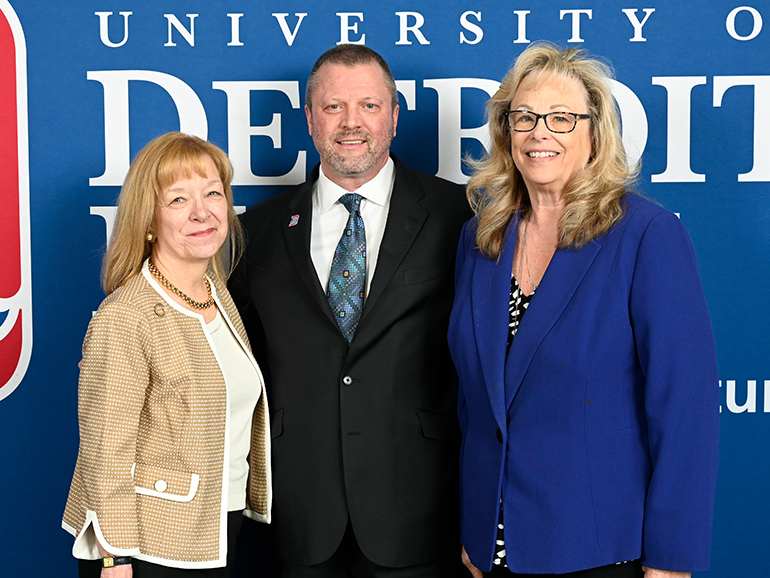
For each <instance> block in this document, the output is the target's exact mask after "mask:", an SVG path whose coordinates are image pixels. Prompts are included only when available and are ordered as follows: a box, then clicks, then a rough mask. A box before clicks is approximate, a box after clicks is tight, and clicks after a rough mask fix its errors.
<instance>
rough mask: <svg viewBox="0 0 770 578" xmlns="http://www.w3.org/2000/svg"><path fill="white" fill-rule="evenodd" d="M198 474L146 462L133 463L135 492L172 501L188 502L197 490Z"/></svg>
mask: <svg viewBox="0 0 770 578" xmlns="http://www.w3.org/2000/svg"><path fill="white" fill-rule="evenodd" d="M199 484H200V476H199V475H198V474H192V473H189V472H178V471H176V470H168V469H166V468H159V467H157V466H151V465H148V464H140V463H136V464H134V487H135V489H136V493H137V494H142V495H143V496H153V497H155V498H162V499H164V500H171V501H172V502H190V501H192V499H193V498H194V497H195V494H196V493H197V492H198V485H199Z"/></svg>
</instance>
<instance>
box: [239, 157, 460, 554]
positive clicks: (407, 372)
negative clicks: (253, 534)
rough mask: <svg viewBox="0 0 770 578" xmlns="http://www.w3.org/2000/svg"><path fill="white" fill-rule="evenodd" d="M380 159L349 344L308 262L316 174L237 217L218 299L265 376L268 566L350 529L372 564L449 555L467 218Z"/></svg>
mask: <svg viewBox="0 0 770 578" xmlns="http://www.w3.org/2000/svg"><path fill="white" fill-rule="evenodd" d="M393 159H394V161H395V165H396V167H395V175H396V176H395V184H394V187H393V194H392V197H391V201H390V210H389V213H388V220H387V224H386V227H385V233H384V237H383V240H382V245H381V247H380V252H379V257H378V260H377V269H376V271H375V272H374V277H373V279H372V283H371V289H370V292H369V295H368V297H367V299H366V302H365V305H364V310H363V313H362V316H361V321H360V324H359V326H358V330H357V332H356V335H355V337H354V338H353V341H352V342H351V343H350V344H349V345H348V343H347V341H346V340H345V338H344V337H343V336H342V334H341V333H340V330H339V328H338V327H337V323H336V322H335V320H334V318H333V316H332V312H331V309H330V307H329V305H328V302H327V300H326V296H325V288H324V287H322V286H321V283H320V282H319V279H318V276H317V274H316V271H315V269H314V267H313V263H312V260H311V257H310V227H311V197H312V190H313V183H315V181H316V180H317V178H318V167H316V168H315V170H314V172H313V174H312V175H311V178H310V180H309V181H308V182H306V183H304V184H302V185H300V186H298V187H295V188H293V189H291V190H288V191H286V192H285V193H283V194H281V195H278V196H276V197H273V198H271V199H269V200H267V201H265V202H263V203H260V204H258V205H256V206H254V207H252V208H251V209H250V210H249V211H247V212H246V213H245V215H244V216H243V223H244V226H245V229H246V234H247V239H248V245H247V249H246V253H245V255H244V256H243V258H242V259H241V261H240V263H239V264H238V267H237V269H236V272H235V273H234V275H233V277H232V281H231V292H232V296H233V298H234V300H235V302H236V304H237V305H238V308H239V310H240V312H241V315H242V317H243V321H244V323H245V325H246V329H247V331H248V332H249V335H250V339H251V341H252V344H253V347H254V350H255V351H254V353H255V355H256V357H257V358H258V360H259V361H260V364H261V366H262V369H263V370H264V372H265V374H266V383H267V388H268V396H269V399H270V408H271V413H272V415H271V428H272V438H273V440H272V471H273V488H274V492H275V494H274V499H273V524H274V529H275V532H276V536H277V542H278V549H279V555H280V556H281V557H282V558H284V559H291V560H292V561H294V562H296V563H299V564H304V565H312V564H317V563H320V562H323V561H325V560H327V559H328V558H329V557H330V556H331V555H332V554H333V553H334V552H335V550H336V549H337V547H338V546H339V544H340V541H341V539H342V536H343V534H344V532H345V528H346V526H347V523H348V518H349V519H350V521H351V523H352V528H353V531H354V533H355V536H356V539H357V541H358V544H359V546H360V547H361V550H362V551H363V553H364V554H365V555H366V557H367V558H369V559H370V560H371V561H372V562H375V563H377V564H380V565H383V566H391V567H400V566H408V565H414V564H422V563H427V562H433V561H437V560H440V559H441V558H442V557H443V556H449V557H452V558H455V557H457V556H458V555H459V535H458V532H457V527H458V502H457V479H458V473H457V462H458V447H459V427H458V423H457V417H456V403H457V378H456V374H455V370H454V367H453V365H452V361H451V359H450V356H449V350H448V347H447V340H446V332H447V326H448V319H449V312H450V309H451V306H452V299H453V270H454V262H455V254H456V249H457V242H458V239H459V235H460V230H461V227H462V224H463V222H464V221H466V220H467V219H468V218H469V216H470V209H469V208H468V204H467V202H466V200H465V194H464V189H463V187H461V186H459V185H456V184H453V183H450V182H448V181H445V180H443V179H439V178H437V177H433V176H429V175H426V174H423V173H419V172H417V171H413V170H411V169H409V168H408V167H406V166H405V165H404V164H403V163H401V162H400V161H399V159H398V158H396V157H395V156H393ZM295 221H296V224H293V222H295Z"/></svg>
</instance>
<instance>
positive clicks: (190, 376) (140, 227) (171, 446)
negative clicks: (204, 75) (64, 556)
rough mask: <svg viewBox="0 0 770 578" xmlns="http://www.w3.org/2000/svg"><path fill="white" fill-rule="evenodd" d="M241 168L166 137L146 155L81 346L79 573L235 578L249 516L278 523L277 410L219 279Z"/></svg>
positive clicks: (71, 524)
mask: <svg viewBox="0 0 770 578" xmlns="http://www.w3.org/2000/svg"><path fill="white" fill-rule="evenodd" d="M231 179H232V166H231V164H230V162H229V160H228V158H227V156H226V155H225V153H224V152H222V151H221V150H220V149H218V148H217V147H216V146H214V145H212V144H210V143H207V142H206V141H203V140H201V139H199V138H197V137H192V136H188V135H184V134H180V133H169V134H166V135H163V136H161V137H158V138H157V139H155V140H153V141H152V142H151V143H149V144H148V145H147V146H146V147H145V148H144V149H143V150H142V151H141V152H140V153H139V155H138V156H137V157H136V159H135V161H134V163H133V164H132V166H131V169H130V170H129V173H128V176H127V177H126V181H125V183H124V185H123V188H122V190H121V193H120V198H119V200H118V212H117V217H116V222H115V229H114V233H113V235H112V238H111V240H110V246H109V249H108V250H107V254H106V256H105V259H104V264H103V271H102V277H103V284H104V289H105V291H106V293H107V298H106V299H105V300H104V302H103V303H102V304H101V306H100V307H99V310H98V311H97V312H96V315H95V316H94V317H93V319H92V321H91V323H90V325H89V327H88V332H87V333H86V337H85V341H84V343H83V361H82V366H81V373H80V384H79V393H78V396H79V401H78V420H79V426H80V449H79V452H78V460H77V464H76V466H75V474H74V476H73V480H72V486H71V489H70V495H69V499H68V500H67V506H66V509H65V512H64V520H63V523H62V525H63V527H64V528H65V529H66V530H67V531H69V532H70V533H71V534H73V535H74V536H75V544H74V547H73V554H74V556H75V557H76V558H78V559H79V567H80V576H81V577H86V576H94V577H96V576H100V575H101V576H102V578H125V577H131V576H134V577H135V578H144V577H151V578H155V577H167V576H168V577H172V576H178V575H179V576H182V575H183V576H189V575H194V576H206V577H209V576H212V577H214V576H216V577H223V578H224V577H226V576H228V575H229V566H230V564H229V563H230V562H231V560H232V553H233V548H234V538H235V536H236V535H237V532H238V529H239V527H240V522H241V520H242V512H243V511H244V510H245V513H246V515H248V516H250V517H252V518H254V519H257V520H261V521H264V522H269V521H270V502H271V496H272V492H271V486H270V461H269V451H270V435H269V425H268V423H267V415H268V410H267V399H266V395H265V389H264V383H263V380H262V376H261V373H260V371H259V367H258V366H257V363H256V361H255V360H254V358H253V356H252V355H251V351H250V348H249V343H248V339H247V337H246V333H245V331H244V329H243V324H242V323H241V319H240V317H239V316H238V312H237V310H236V309H235V307H234V305H233V302H232V300H231V299H230V295H229V293H228V292H227V289H226V287H225V284H224V281H223V280H224V279H225V278H226V276H225V274H224V271H223V259H222V253H223V251H225V249H224V248H223V247H224V246H225V239H226V238H227V237H228V235H229V237H230V241H231V242H230V243H229V247H230V250H231V255H230V259H229V261H230V262H231V263H234V262H235V260H236V259H237V256H238V252H239V250H240V248H241V246H242V244H243V243H242V233H241V230H240V224H239V222H238V220H237V218H236V216H235V212H234V209H233V196H232V190H231V188H230V181H231Z"/></svg>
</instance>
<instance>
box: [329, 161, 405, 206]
mask: <svg viewBox="0 0 770 578" xmlns="http://www.w3.org/2000/svg"><path fill="white" fill-rule="evenodd" d="M395 172H396V165H395V164H394V163H393V159H392V158H390V157H388V160H387V162H386V163H385V166H383V167H382V168H381V169H380V172H379V173H377V174H376V175H375V176H374V177H373V178H372V179H371V180H369V181H367V182H365V183H364V184H363V185H361V186H360V187H358V188H357V189H356V190H355V191H352V192H354V193H358V194H359V195H361V196H362V197H364V198H365V199H366V200H367V201H371V202H373V203H376V204H378V205H380V206H382V207H385V206H387V204H388V202H389V201H390V193H391V192H392V191H393V178H394V176H395ZM350 192H351V191H346V190H345V189H343V188H342V187H341V186H339V185H338V184H337V183H335V182H333V181H332V180H331V179H329V177H327V176H326V175H325V174H324V171H323V168H321V167H319V172H318V181H317V182H316V186H315V194H316V197H317V201H318V208H319V209H320V212H321V213H322V214H323V213H325V212H326V211H328V210H329V208H331V206H332V205H333V204H334V203H336V202H337V201H338V200H339V199H340V197H341V196H342V195H345V194H347V193H350Z"/></svg>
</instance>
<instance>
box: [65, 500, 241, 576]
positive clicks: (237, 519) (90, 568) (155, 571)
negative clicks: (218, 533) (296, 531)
mask: <svg viewBox="0 0 770 578" xmlns="http://www.w3.org/2000/svg"><path fill="white" fill-rule="evenodd" d="M242 521H243V512H242V511H241V510H238V511H237V512H229V513H228V514H227V566H225V567H224V568H204V569H200V570H184V569H182V568H169V567H168V566H161V565H160V564H153V563H152V562H145V561H144V560H136V559H134V560H133V561H132V562H131V566H132V570H133V573H134V578H230V568H232V565H233V558H234V557H235V542H236V538H237V537H238V531H239V530H240V529H241V523H242ZM101 572H102V561H101V560H78V576H79V577H80V578H99V576H100V575H101Z"/></svg>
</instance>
